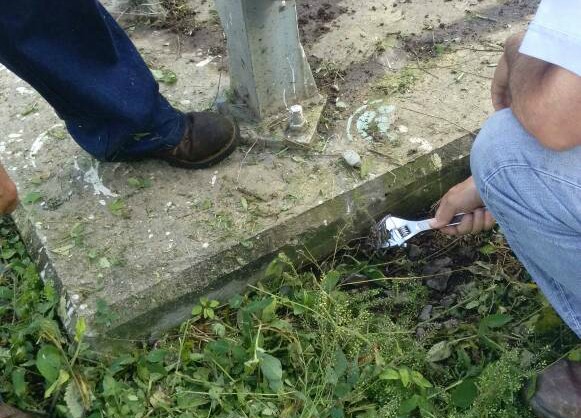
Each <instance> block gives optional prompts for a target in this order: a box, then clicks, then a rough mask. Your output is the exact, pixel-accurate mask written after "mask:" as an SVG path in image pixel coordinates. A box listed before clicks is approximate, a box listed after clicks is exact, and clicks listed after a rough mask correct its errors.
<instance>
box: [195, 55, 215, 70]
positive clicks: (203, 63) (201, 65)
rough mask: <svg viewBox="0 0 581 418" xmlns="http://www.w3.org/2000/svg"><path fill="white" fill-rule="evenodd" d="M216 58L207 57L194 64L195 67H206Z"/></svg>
mask: <svg viewBox="0 0 581 418" xmlns="http://www.w3.org/2000/svg"><path fill="white" fill-rule="evenodd" d="M216 58H217V57H213V56H211V55H210V56H209V57H208V58H206V59H205V60H203V61H200V62H198V63H197V64H196V67H205V66H206V65H208V64H209V63H211V62H212V61H214V60H215V59H216Z"/></svg>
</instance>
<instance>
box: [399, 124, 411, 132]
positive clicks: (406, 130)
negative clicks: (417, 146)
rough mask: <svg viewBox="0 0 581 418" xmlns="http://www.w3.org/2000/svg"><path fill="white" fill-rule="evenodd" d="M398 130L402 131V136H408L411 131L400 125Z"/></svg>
mask: <svg viewBox="0 0 581 418" xmlns="http://www.w3.org/2000/svg"><path fill="white" fill-rule="evenodd" d="M397 130H398V131H400V132H401V133H402V134H407V133H408V131H409V129H408V127H407V126H405V125H399V126H398V127H397Z"/></svg>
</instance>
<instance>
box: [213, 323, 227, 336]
mask: <svg viewBox="0 0 581 418" xmlns="http://www.w3.org/2000/svg"><path fill="white" fill-rule="evenodd" d="M212 332H213V333H214V335H217V336H218V337H223V336H225V335H226V327H225V326H224V324H221V323H220V322H215V323H213V324H212Z"/></svg>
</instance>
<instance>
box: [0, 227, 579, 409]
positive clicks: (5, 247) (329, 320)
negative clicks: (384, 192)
mask: <svg viewBox="0 0 581 418" xmlns="http://www.w3.org/2000/svg"><path fill="white" fill-rule="evenodd" d="M0 229H1V231H0V232H1V241H0V243H1V253H0V254H1V260H2V264H0V317H1V325H0V394H1V395H2V397H3V399H4V400H5V401H6V402H8V403H10V404H13V405H15V406H18V407H20V408H23V409H28V410H35V411H46V412H48V413H50V414H52V415H51V416H56V417H74V418H78V417H83V416H85V417H91V418H97V417H113V418H114V417H176V418H177V417H179V418H193V417H210V416H211V417H218V418H220V417H224V418H225V417H229V418H237V417H257V418H258V417H282V418H285V417H286V418H291V417H304V418H306V417H313V418H314V417H317V418H318V417H322V418H325V417H329V418H340V417H358V418H372V417H378V418H379V417H381V418H388V417H407V416H412V417H418V416H421V417H451V418H469V417H474V418H477V417H478V418H481V417H490V418H492V417H494V418H499V417H519V418H524V417H530V416H531V414H530V413H529V412H528V409H527V408H526V406H525V405H524V403H523V402H522V401H521V400H520V392H521V390H522V388H523V385H524V383H525V381H526V379H527V378H528V377H529V376H531V375H532V374H533V372H535V371H538V370H540V369H542V368H543V367H544V366H546V365H547V364H549V363H551V362H552V361H554V360H556V359H558V358H560V357H561V356H563V355H566V353H567V352H568V351H570V350H572V349H574V347H575V342H576V340H575V338H574V337H573V336H572V334H571V333H570V332H569V331H567V330H566V328H565V327H564V326H563V325H562V324H561V323H560V321H559V320H558V318H557V317H556V316H555V315H554V313H553V311H552V310H551V309H550V308H548V307H547V306H546V303H545V302H544V301H543V300H542V298H540V296H539V294H538V292H537V289H536V287H535V286H534V285H532V284H531V283H530V282H528V281H527V280H526V277H525V273H524V272H523V270H522V268H521V267H520V266H519V265H518V263H517V262H516V261H515V260H514V258H512V256H511V254H510V252H509V251H508V250H507V249H506V246H505V244H504V242H503V240H502V237H500V236H499V235H498V234H491V235H489V236H485V237H483V238H467V239H462V240H452V239H444V238H434V239H432V240H431V241H426V242H424V243H422V248H424V254H422V255H420V256H419V257H415V261H411V260H410V258H409V257H408V255H406V254H405V253H404V252H395V253H392V254H390V255H389V258H388V259H387V261H381V262H380V261H377V262H376V261H373V262H371V261H369V260H368V258H367V257H364V256H362V255H360V256H357V257H356V256H354V254H357V253H356V252H354V251H346V252H344V253H340V254H335V255H334V256H333V257H332V258H331V259H329V260H327V261H325V262H323V263H322V264H321V265H317V266H314V267H313V268H312V269H311V270H306V271H297V270H295V268H294V267H293V265H292V264H291V263H290V262H289V261H288V260H287V259H286V258H285V257H284V256H280V257H279V258H278V259H277V260H275V262H273V263H272V264H271V265H270V267H269V269H268V271H267V274H266V277H265V278H264V281H263V282H262V283H261V284H259V285H257V286H256V287H249V288H248V292H247V293H246V294H244V295H238V296H235V297H233V298H231V299H230V300H229V301H228V302H217V301H212V300H208V299H202V300H201V301H200V304H199V305H198V306H196V307H195V308H194V309H193V312H192V318H191V319H190V320H189V321H187V322H185V323H183V324H182V325H181V327H179V329H176V330H173V331H171V332H169V333H168V334H167V335H166V336H165V337H164V338H162V339H160V340H159V341H156V342H154V343H152V342H142V343H141V344H139V345H138V346H136V347H135V348H134V349H132V350H128V351H125V352H100V351H96V350H94V349H91V348H90V347H89V346H88V345H87V344H86V343H85V342H84V340H85V334H86V329H85V328H86V327H85V323H84V321H82V320H81V321H79V322H78V323H77V326H76V333H75V336H74V339H73V340H72V341H70V340H67V339H65V337H64V336H63V332H62V330H61V327H60V326H59V323H58V322H57V319H56V307H57V303H58V297H57V295H56V292H55V290H54V288H53V287H52V286H51V285H50V284H47V285H44V286H43V284H42V282H41V280H40V279H39V275H38V273H37V271H36V269H35V267H34V265H33V263H32V262H31V260H30V259H29V258H28V256H27V254H26V251H25V249H24V246H23V244H22V242H21V241H20V239H19V237H18V236H17V235H16V233H15V232H14V229H13V227H12V226H11V224H9V222H8V221H7V220H3V221H2V223H1V224H0ZM79 231H80V229H79ZM79 231H76V232H75V235H82V234H81V232H79ZM427 250H429V252H428V251H427ZM444 254H446V255H447V256H449V257H450V258H452V259H454V260H456V264H455V265H454V266H453V270H452V278H451V279H450V285H449V286H448V287H449V290H447V291H446V292H444V293H439V292H436V291H433V290H431V289H430V288H428V287H427V286H425V284H424V283H423V280H422V278H421V277H420V276H421V274H422V271H424V269H425V267H426V266H428V265H429V264H430V263H431V262H432V261H433V259H434V258H435V257H442V256H443V255H444ZM452 294H453V295H455V296H454V298H453V299H450V296H451V295H452ZM446 300H447V301H446ZM99 303H100V305H99V307H98V313H99V314H98V320H99V321H100V325H101V326H103V327H107V326H109V325H110V324H111V322H112V321H114V320H115V317H114V315H115V314H114V313H113V312H111V311H110V310H109V308H108V307H107V305H106V304H105V303H104V302H103V301H100V302H99ZM427 304H431V305H433V306H434V307H433V311H432V313H431V314H430V315H428V317H425V316H424V317H423V318H421V319H418V314H419V313H420V311H422V309H423V308H424V307H425V306H426V305H427Z"/></svg>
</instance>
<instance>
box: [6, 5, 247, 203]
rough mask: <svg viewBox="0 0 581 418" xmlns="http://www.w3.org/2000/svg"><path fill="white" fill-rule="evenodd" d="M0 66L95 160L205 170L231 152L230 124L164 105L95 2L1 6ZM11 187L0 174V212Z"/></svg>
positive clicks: (128, 44) (115, 26)
mask: <svg viewBox="0 0 581 418" xmlns="http://www.w3.org/2000/svg"><path fill="white" fill-rule="evenodd" d="M0 63H2V64H3V65H5V66H6V67H7V68H8V69H9V70H11V71H12V72H14V73H15V74H16V75H18V76H19V77H21V78H22V79H24V80H25V81H27V82H28V83H29V84H30V85H31V86H32V87H34V88H35V89H36V90H37V91H38V92H39V93H40V94H41V95H42V96H43V97H44V98H45V99H46V100H47V101H48V102H49V103H50V104H51V105H52V106H53V107H54V109H55V111H56V112H57V113H58V115H59V116H60V117H61V118H62V119H63V120H64V121H65V123H66V126H67V129H68V131H69V132H70V134H71V136H72V137H73V138H74V139H75V141H76V142H77V143H78V144H79V145H80V146H81V147H82V148H83V149H84V150H85V151H87V152H88V153H89V154H91V155H92V156H94V157H95V158H97V159H99V160H102V161H127V160H138V159H144V158H157V159H162V160H165V161H168V162H169V163H170V164H173V165H175V166H179V167H184V168H205V167H208V166H210V165H212V164H215V163H217V162H219V161H220V160H222V159H224V158H225V157H227V156H228V155H229V154H230V153H231V152H232V151H233V150H234V148H235V147H236V144H237V141H238V129H237V126H236V124H235V123H234V122H233V121H232V120H230V119H228V118H225V117H223V116H220V115H218V114H215V113H209V112H198V113H194V112H192V113H187V114H184V113H182V112H179V111H178V110H176V109H174V108H173V107H172V106H171V105H170V104H169V103H168V101H167V100H166V99H165V98H164V97H163V96H162V95H161V94H160V93H159V89H158V87H159V86H158V84H157V82H156V81H155V80H154V78H153V76H152V74H151V72H150V70H149V69H148V68H147V65H146V64H145V62H144V61H143V59H142V58H141V56H140V55H139V53H138V52H137V50H136V48H135V46H134V45H133V44H132V42H131V41H130V39H129V38H128V36H127V34H126V33H125V32H124V31H123V29H121V27H119V25H118V24H117V22H116V21H115V19H113V17H112V16H111V15H110V14H109V13H108V12H107V11H106V10H105V8H104V7H103V6H102V5H101V4H100V3H99V2H98V1H97V0H74V1H73V0H3V1H2V9H1V10H0ZM10 183H11V181H10V179H9V178H8V177H7V175H6V173H5V171H4V170H3V169H0V212H2V213H4V212H8V211H9V210H10V209H14V206H15V188H14V187H13V185H11V184H10ZM9 198H12V200H10V199H9Z"/></svg>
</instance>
